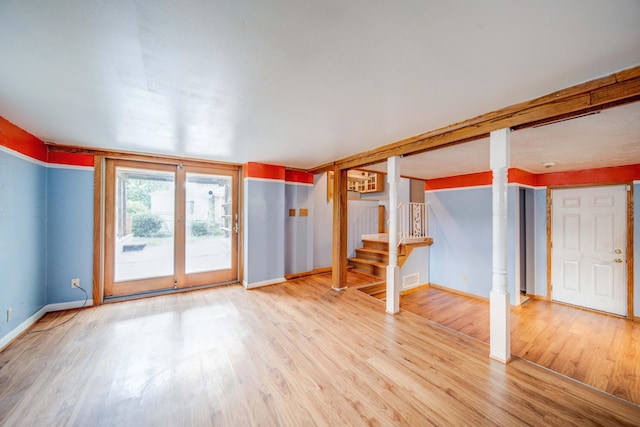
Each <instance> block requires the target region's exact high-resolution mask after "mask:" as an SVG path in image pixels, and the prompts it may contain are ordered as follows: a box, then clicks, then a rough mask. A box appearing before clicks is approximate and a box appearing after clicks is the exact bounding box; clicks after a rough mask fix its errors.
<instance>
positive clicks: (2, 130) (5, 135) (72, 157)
mask: <svg viewBox="0 0 640 427" xmlns="http://www.w3.org/2000/svg"><path fill="white" fill-rule="evenodd" d="M0 145H2V146H4V147H7V148H9V149H11V150H13V151H16V152H18V153H20V154H24V155H25V156H27V157H31V158H32V159H35V160H38V161H41V162H43V163H55V164H60V165H69V166H90V167H93V156H91V155H88V154H74V153H60V152H53V151H49V150H48V148H47V146H46V145H44V142H42V140H40V139H39V138H37V137H35V136H33V135H31V134H30V133H29V132H27V131H25V130H23V129H21V128H20V127H18V126H16V125H14V124H13V123H11V122H10V121H8V120H7V119H5V118H4V117H0Z"/></svg>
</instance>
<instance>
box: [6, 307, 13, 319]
mask: <svg viewBox="0 0 640 427" xmlns="http://www.w3.org/2000/svg"><path fill="white" fill-rule="evenodd" d="M11 319H13V308H9V309H7V322H11Z"/></svg>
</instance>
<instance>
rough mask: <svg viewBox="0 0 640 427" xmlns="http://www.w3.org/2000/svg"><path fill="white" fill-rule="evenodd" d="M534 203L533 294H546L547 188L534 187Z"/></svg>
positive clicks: (542, 295)
mask: <svg viewBox="0 0 640 427" xmlns="http://www.w3.org/2000/svg"><path fill="white" fill-rule="evenodd" d="M533 199H534V200H533V203H534V218H533V221H534V230H535V231H534V245H535V249H534V251H535V288H534V290H533V291H532V292H530V293H532V294H534V295H538V296H541V297H546V296H547V189H546V188H543V189H536V190H534V194H533Z"/></svg>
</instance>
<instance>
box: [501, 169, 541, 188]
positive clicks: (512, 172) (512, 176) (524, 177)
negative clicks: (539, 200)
mask: <svg viewBox="0 0 640 427" xmlns="http://www.w3.org/2000/svg"><path fill="white" fill-rule="evenodd" d="M507 176H508V180H509V182H515V183H518V184H524V185H530V186H532V187H536V186H538V185H539V184H538V177H539V176H540V175H536V174H534V173H531V172H527V171H523V170H522V169H516V168H510V169H509V173H508V175H507Z"/></svg>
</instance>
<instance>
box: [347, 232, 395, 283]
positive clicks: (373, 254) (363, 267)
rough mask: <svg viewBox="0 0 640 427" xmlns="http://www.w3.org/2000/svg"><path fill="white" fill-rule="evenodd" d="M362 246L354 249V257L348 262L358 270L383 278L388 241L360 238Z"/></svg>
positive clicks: (387, 261)
mask: <svg viewBox="0 0 640 427" xmlns="http://www.w3.org/2000/svg"><path fill="white" fill-rule="evenodd" d="M362 242H363V243H364V247H362V248H357V249H356V256H355V258H349V260H348V261H349V264H350V265H352V266H353V268H355V269H356V270H358V271H362V272H363V273H367V274H371V275H373V276H377V277H381V278H383V279H384V278H385V277H386V275H387V264H388V263H389V242H387V241H385V240H380V239H371V240H369V239H362Z"/></svg>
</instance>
